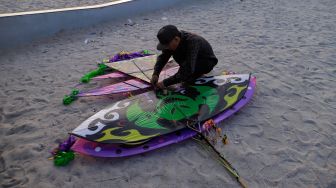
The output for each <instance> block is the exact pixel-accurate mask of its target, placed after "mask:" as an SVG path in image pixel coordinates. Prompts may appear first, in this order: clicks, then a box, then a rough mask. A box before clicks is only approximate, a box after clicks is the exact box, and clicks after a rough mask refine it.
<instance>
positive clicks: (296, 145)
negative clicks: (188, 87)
mask: <svg viewBox="0 0 336 188" xmlns="http://www.w3.org/2000/svg"><path fill="white" fill-rule="evenodd" d="M335 10H336V1H334V0H307V1H299V0H282V1H279V0H258V1H257V0H254V1H252V0H245V1H243V2H240V1H238V0H226V1H220V0H214V1H211V2H210V1H201V0H195V1H192V3H190V4H187V5H181V6H176V7H175V8H171V9H166V10H160V11H157V12H152V13H148V14H145V15H141V16H138V17H131V18H130V19H132V21H133V22H134V23H136V24H135V25H133V26H130V25H125V23H127V20H121V21H118V22H112V23H105V24H100V25H96V26H93V27H91V28H86V29H81V30H73V31H65V32H61V33H58V34H57V35H56V36H54V37H51V38H47V39H41V40H40V41H36V42H33V43H32V44H28V45H23V46H20V47H17V48H15V49H12V50H6V51H2V52H1V53H0V65H1V66H0V74H1V79H0V87H1V90H0V103H1V107H0V124H1V125H0V184H1V186H2V187H43V188H45V187H143V188H148V187H155V188H156V187H160V188H162V187H193V188H198V187H200V188H201V187H218V188H219V187H239V185H238V184H237V182H236V181H235V179H234V178H232V177H231V176H230V174H228V172H227V171H226V169H225V168H224V167H222V166H221V165H220V164H219V163H218V162H217V161H216V160H214V159H213V158H212V156H211V155H210V154H209V153H207V152H205V151H204V150H203V149H202V148H201V147H200V146H199V145H198V144H197V143H195V142H194V141H192V140H188V141H185V142H182V143H179V144H175V145H171V146H168V147H165V148H162V149H159V150H156V151H153V152H149V153H145V154H142V155H138V156H134V157H128V158H120V159H103V158H92V157H89V156H83V155H77V156H76V159H75V160H74V161H73V162H71V164H69V165H68V166H66V167H55V166H54V165H53V163H52V161H50V160H48V159H47V158H48V157H49V156H50V154H49V151H50V150H52V149H53V148H55V147H56V146H57V143H59V142H60V141H62V140H64V139H65V138H66V137H67V132H69V131H71V130H73V129H74V128H76V127H77V126H78V125H79V124H80V123H81V122H82V121H84V120H85V119H86V118H88V117H89V116H91V115H93V114H94V113H95V112H96V111H97V110H100V109H101V108H103V107H104V106H106V105H107V104H106V103H107V102H106V100H97V99H94V98H91V99H81V100H78V101H76V102H74V103H73V104H72V105H71V106H63V104H62V102H61V100H62V98H63V95H64V94H68V93H69V91H70V90H71V88H72V86H74V85H75V84H76V83H78V80H79V78H80V77H81V76H82V75H83V74H85V73H86V72H87V71H88V70H92V69H95V68H96V65H95V63H96V62H99V61H100V60H102V59H103V58H105V57H106V55H112V54H115V53H117V52H119V51H121V50H128V51H137V50H142V49H149V50H155V46H156V43H157V40H156V32H157V30H158V29H159V28H160V27H161V26H163V25H165V24H175V25H177V26H178V27H179V28H180V29H183V30H187V31H192V32H195V33H198V34H200V35H201V36H203V37H205V38H206V39H208V41H209V42H210V43H211V44H212V46H213V49H214V51H215V54H216V55H217V57H218V59H219V64H218V66H217V67H216V69H215V72H217V73H220V72H222V71H223V70H232V71H235V72H239V73H247V72H252V73H253V75H255V76H256V77H257V91H256V93H255V96H254V98H253V100H252V101H251V102H250V103H249V104H248V105H247V106H246V107H245V108H243V109H242V110H241V111H240V112H239V113H238V114H237V115H234V116H233V117H231V118H230V119H229V120H227V121H225V122H223V123H222V124H221V127H222V129H223V131H224V132H225V133H226V134H227V136H228V139H229V144H228V145H221V144H219V145H217V146H216V147H217V149H218V150H219V151H220V152H221V153H222V154H224V155H225V156H226V158H227V159H228V160H229V161H230V162H231V163H232V164H233V166H234V167H235V168H236V169H237V171H238V172H239V173H240V175H241V176H242V177H243V178H244V179H245V180H246V181H247V183H248V185H249V187H255V188H260V187H285V188H291V187H293V188H294V187H323V188H333V187H336V116H335V114H336V11H335ZM86 39H88V41H90V42H88V43H87V44H86V43H85V42H84V41H85V40H86Z"/></svg>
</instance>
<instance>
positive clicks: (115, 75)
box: [92, 72, 127, 80]
mask: <svg viewBox="0 0 336 188" xmlns="http://www.w3.org/2000/svg"><path fill="white" fill-rule="evenodd" d="M124 77H127V75H126V74H124V73H122V72H112V73H110V74H105V75H101V76H97V77H94V78H92V80H103V79H107V78H124Z"/></svg>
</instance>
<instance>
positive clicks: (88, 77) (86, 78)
mask: <svg viewBox="0 0 336 188" xmlns="http://www.w3.org/2000/svg"><path fill="white" fill-rule="evenodd" d="M107 68H108V66H106V65H105V64H103V63H101V64H98V68H97V69H96V70H93V71H91V72H89V73H87V74H85V75H84V76H83V77H82V78H81V79H80V81H81V82H82V83H88V82H90V80H91V79H92V78H93V77H96V76H98V75H102V74H104V73H105V70H106V69H107Z"/></svg>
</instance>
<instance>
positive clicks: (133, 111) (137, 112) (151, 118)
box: [126, 101, 166, 129]
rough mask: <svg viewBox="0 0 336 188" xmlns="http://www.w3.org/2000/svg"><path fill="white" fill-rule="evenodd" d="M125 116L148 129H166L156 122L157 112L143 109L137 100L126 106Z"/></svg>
mask: <svg viewBox="0 0 336 188" xmlns="http://www.w3.org/2000/svg"><path fill="white" fill-rule="evenodd" d="M126 116H127V119H128V120H129V121H131V122H134V123H135V124H136V125H137V126H139V127H144V128H149V129H166V128H165V127H162V126H161V125H160V124H158V122H157V120H158V119H159V116H158V114H157V113H155V112H146V111H143V110H142V108H141V107H140V106H139V102H138V101H136V102H135V103H134V104H132V105H131V106H129V107H128V108H127V112H126Z"/></svg>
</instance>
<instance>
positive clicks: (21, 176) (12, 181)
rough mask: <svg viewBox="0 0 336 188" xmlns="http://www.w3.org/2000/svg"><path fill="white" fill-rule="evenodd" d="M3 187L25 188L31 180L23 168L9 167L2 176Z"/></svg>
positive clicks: (0, 177) (0, 175) (0, 176)
mask: <svg viewBox="0 0 336 188" xmlns="http://www.w3.org/2000/svg"><path fill="white" fill-rule="evenodd" d="M0 179H2V181H1V187H4V188H7V187H24V185H25V184H26V183H28V181H29V179H28V178H27V177H26V176H25V171H24V169H23V168H22V167H21V166H9V167H8V169H6V171H5V172H4V173H1V174H0Z"/></svg>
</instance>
